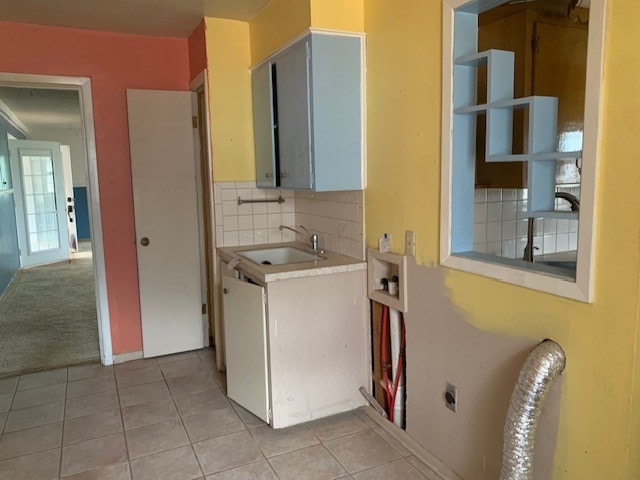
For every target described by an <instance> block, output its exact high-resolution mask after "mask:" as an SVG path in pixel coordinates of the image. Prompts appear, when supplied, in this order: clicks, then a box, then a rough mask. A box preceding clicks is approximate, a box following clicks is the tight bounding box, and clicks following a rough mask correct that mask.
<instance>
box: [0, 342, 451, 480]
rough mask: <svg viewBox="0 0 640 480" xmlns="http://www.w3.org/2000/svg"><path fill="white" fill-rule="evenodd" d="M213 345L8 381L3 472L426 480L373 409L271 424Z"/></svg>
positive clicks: (164, 478)
mask: <svg viewBox="0 0 640 480" xmlns="http://www.w3.org/2000/svg"><path fill="white" fill-rule="evenodd" d="M225 387H226V386H225V379H224V376H223V375H221V374H219V373H218V372H217V371H216V370H215V368H214V357H213V351H212V350H210V349H205V350H200V351H198V352H187V353H184V354H177V355H171V356H167V357H161V358H158V359H145V360H136V361H133V362H129V363H125V364H121V365H116V366H115V368H114V367H103V366H101V365H86V366H78V367H69V368H62V369H58V370H52V371H46V372H40V373H34V374H29V375H23V376H21V377H15V378H8V379H2V380H0V432H1V435H0V480H31V479H38V480H40V479H42V480H50V479H59V478H65V479H69V480H131V479H133V480H194V479H204V478H206V479H207V480H251V479H256V480H331V479H338V478H342V479H355V480H368V479H371V480H377V479H380V480H382V479H384V480H394V479H398V480H414V479H415V480H424V479H430V480H433V479H436V478H439V477H436V476H435V475H434V474H433V472H432V471H431V470H429V469H428V467H427V466H426V465H424V464H422V463H421V462H420V461H419V460H418V459H417V458H415V457H414V456H412V455H411V453H410V452H409V451H408V450H406V449H405V448H404V447H403V446H402V445H401V444H400V443H399V442H397V441H396V440H395V439H393V438H392V437H390V436H389V435H388V434H387V433H386V432H385V431H384V430H383V429H381V428H380V427H379V426H378V424H376V423H375V422H374V421H373V420H372V419H371V418H369V417H368V416H367V414H366V413H365V412H363V411H355V412H348V413H345V414H341V415H337V416H334V417H330V418H326V419H322V420H318V421H315V422H311V423H308V424H305V425H300V426H296V427H292V428H287V429H284V430H273V429H271V428H270V427H269V426H268V425H265V424H264V423H263V422H262V421H261V420H259V419H258V418H256V417H255V416H253V415H252V414H250V413H249V412H247V411H246V410H244V409H243V408H242V407H240V406H238V405H237V404H234V403H233V402H232V401H230V400H229V399H227V398H226V396H225V394H224V391H225Z"/></svg>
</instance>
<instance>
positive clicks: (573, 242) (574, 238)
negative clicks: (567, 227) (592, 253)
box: [569, 232, 578, 250]
mask: <svg viewBox="0 0 640 480" xmlns="http://www.w3.org/2000/svg"><path fill="white" fill-rule="evenodd" d="M577 248H578V233H577V232H570V233H569V250H576V249H577Z"/></svg>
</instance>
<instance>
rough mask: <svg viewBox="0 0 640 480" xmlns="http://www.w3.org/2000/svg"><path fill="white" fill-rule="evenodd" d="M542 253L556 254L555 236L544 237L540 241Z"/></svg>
mask: <svg viewBox="0 0 640 480" xmlns="http://www.w3.org/2000/svg"><path fill="white" fill-rule="evenodd" d="M542 253H543V254H545V255H548V254H549V253H556V236H555V235H545V236H544V238H543V240H542Z"/></svg>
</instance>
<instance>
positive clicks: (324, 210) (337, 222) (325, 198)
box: [295, 191, 365, 259]
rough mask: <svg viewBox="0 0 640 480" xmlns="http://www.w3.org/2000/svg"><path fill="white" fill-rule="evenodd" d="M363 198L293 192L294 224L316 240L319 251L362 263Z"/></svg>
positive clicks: (360, 195) (353, 194) (350, 194)
mask: <svg viewBox="0 0 640 480" xmlns="http://www.w3.org/2000/svg"><path fill="white" fill-rule="evenodd" d="M363 198H364V194H363V192H361V191H351V192H319V193H311V192H295V199H296V224H297V225H304V226H305V227H306V228H307V229H309V231H311V232H312V233H316V234H318V236H319V241H320V247H321V248H324V249H326V250H331V251H334V252H337V253H343V254H344V255H351V256H357V258H361V259H364V258H365V253H364V250H365V249H364V236H363V232H364V210H363V208H362V205H363V203H364V200H363Z"/></svg>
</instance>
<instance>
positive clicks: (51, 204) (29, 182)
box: [0, 85, 101, 376]
mask: <svg viewBox="0 0 640 480" xmlns="http://www.w3.org/2000/svg"><path fill="white" fill-rule="evenodd" d="M0 102H1V103H0V110H1V111H2V117H1V118H0V157H1V159H2V161H1V162H0V175H1V176H2V178H1V185H2V187H1V188H2V190H0V196H1V197H2V199H1V200H0V203H2V208H1V209H0V217H1V218H0V220H1V223H2V225H3V227H2V231H0V244H1V245H2V246H1V251H0V264H1V266H0V269H1V271H2V277H1V278H0V280H1V281H0V292H2V294H1V296H0V329H1V331H2V335H1V336H0V352H2V358H0V376H3V375H8V374H16V373H23V372H28V371H37V370H43V369H51V368H55V367H59V366H66V365H73V364H79V363H86V362H96V361H99V360H100V357H101V355H100V353H101V349H100V337H99V331H98V311H97V308H96V284H95V279H96V275H95V273H96V272H95V269H94V262H93V258H92V257H93V254H92V251H93V248H92V242H91V240H92V232H91V218H90V215H91V214H90V209H89V201H88V192H87V189H88V185H89V175H88V168H87V148H86V145H87V143H86V136H85V129H84V121H83V113H82V102H81V98H80V92H79V91H78V90H77V89H69V88H64V89H60V88H36V87H32V86H29V87H25V86H19V85H11V86H0ZM12 216H13V218H11V217H12Z"/></svg>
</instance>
